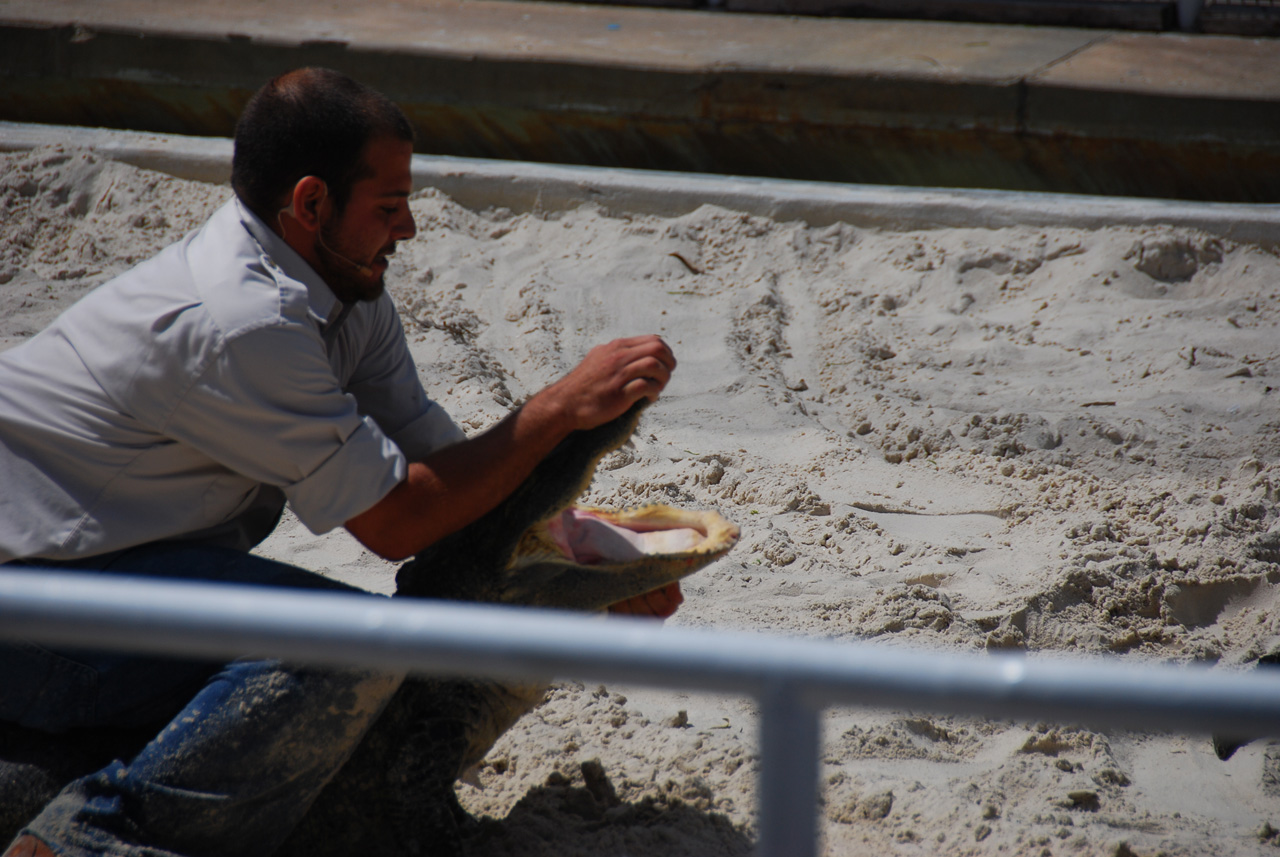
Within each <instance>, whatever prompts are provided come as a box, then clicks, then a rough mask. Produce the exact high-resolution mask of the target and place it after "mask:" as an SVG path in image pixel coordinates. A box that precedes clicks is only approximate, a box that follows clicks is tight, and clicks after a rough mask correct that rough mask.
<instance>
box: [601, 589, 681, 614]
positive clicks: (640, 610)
mask: <svg viewBox="0 0 1280 857" xmlns="http://www.w3.org/2000/svg"><path fill="white" fill-rule="evenodd" d="M683 603H684V593H683V592H681V591H680V584H679V583H669V584H667V585H666V586H664V587H662V588H661V589H655V590H653V591H652V592H646V593H645V594H644V595H637V596H635V597H634V598H628V599H627V600H626V601H619V602H618V603H617V604H614V605H612V606H611V607H610V608H609V612H610V613H619V614H624V615H629V616H653V617H655V618H658V619H669V618H671V616H673V615H674V614H675V612H676V609H677V608H678V607H679V606H680V605H681V604H683Z"/></svg>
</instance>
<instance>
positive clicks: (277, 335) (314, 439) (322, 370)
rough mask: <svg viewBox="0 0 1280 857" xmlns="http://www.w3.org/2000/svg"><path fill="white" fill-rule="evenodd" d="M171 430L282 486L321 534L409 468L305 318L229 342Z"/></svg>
mask: <svg viewBox="0 0 1280 857" xmlns="http://www.w3.org/2000/svg"><path fill="white" fill-rule="evenodd" d="M164 431H165V433H166V434H167V435H168V436H169V437H171V438H173V439H174V440H176V441H178V442H181V443H185V444H189V445H190V446H192V447H194V448H196V449H198V450H200V451H201V452H203V453H204V454H205V455H207V456H208V457H209V458H211V459H213V460H214V461H216V462H217V463H218V464H220V465H222V466H224V467H226V468H229V469H230V470H233V471H235V472H236V473H239V474H241V475H243V476H245V477H247V478H249V479H253V480H255V481H257V482H262V483H266V484H268V485H274V486H276V487H278V488H280V489H281V490H282V491H283V492H284V494H285V497H286V498H287V500H288V502H289V505H290V507H291V508H292V509H293V511H294V513H295V514H296V515H297V516H298V518H299V519H300V520H301V521H302V522H303V523H304V524H305V525H306V526H307V528H308V529H310V530H311V531H312V532H315V533H323V532H327V531H329V530H331V529H334V528H335V527H338V526H341V525H342V524H343V523H345V522H346V521H348V520H350V519H351V518H353V517H355V516H356V515H359V514H360V513H361V512H364V511H366V510H367V509H369V508H370V507H372V506H373V505H374V504H376V503H377V502H378V501H379V500H381V499H382V498H383V497H384V496H386V494H387V493H388V492H389V491H390V490H391V489H392V488H394V487H395V486H396V485H397V484H399V483H400V482H401V481H402V480H403V479H404V478H405V475H406V472H407V465H406V461H405V457H404V455H403V453H402V452H401V451H400V449H399V447H398V446H397V445H396V444H395V443H394V442H393V441H392V440H391V439H390V438H389V437H388V436H387V434H386V433H385V432H384V431H383V429H382V428H381V427H380V426H379V424H378V423H377V422H376V420H375V419H372V418H370V416H368V415H365V416H362V415H361V413H360V410H359V408H358V405H357V402H356V399H355V397H354V396H352V395H349V394H347V393H344V392H343V390H342V389H341V388H340V387H339V385H338V381H337V379H336V377H335V376H334V374H333V370H332V368H331V367H330V365H329V362H328V359H327V357H326V355H325V351H324V347H323V343H322V342H321V341H320V338H319V335H318V334H317V333H316V332H315V331H314V330H311V329H308V328H307V327H305V326H303V325H298V324H288V323H283V324H273V325H266V326H263V327H261V328H258V329H255V330H252V331H248V332H245V333H241V334H239V335H237V336H235V337H234V338H232V339H231V340H229V341H228V342H227V343H226V344H225V347H224V348H222V349H220V350H219V351H218V353H217V354H216V356H215V357H213V359H212V360H211V361H210V362H209V364H208V365H207V366H206V367H204V368H203V369H202V370H201V371H199V372H198V373H197V375H196V377H195V378H194V380H193V382H192V383H191V385H190V386H189V388H188V389H187V390H186V392H185V394H184V395H183V396H182V398H181V399H180V400H179V402H178V405H177V407H176V408H175V409H174V410H173V412H172V414H171V416H170V418H169V420H168V423H167V425H166V426H165V427H164Z"/></svg>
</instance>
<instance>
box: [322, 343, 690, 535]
mask: <svg viewBox="0 0 1280 857" xmlns="http://www.w3.org/2000/svg"><path fill="white" fill-rule="evenodd" d="M675 366H676V361H675V357H674V356H673V355H672V353H671V349H670V348H668V347H667V345H666V343H665V342H663V341H662V339H660V338H659V337H657V336H639V337H634V338H631V339H618V340H615V341H613V342H610V343H608V344H607V345H601V346H599V347H597V348H594V349H592V350H591V352H590V353H589V354H588V355H587V356H586V359H584V360H583V361H582V363H580V364H578V366H577V367H576V368H575V369H574V370H573V371H572V372H570V373H569V374H568V375H566V376H565V377H563V378H561V379H560V380H559V381H557V382H556V383H554V384H552V385H551V386H549V387H547V388H546V389H545V390H542V391H541V392H540V393H538V394H537V395H535V396H534V397H533V398H531V399H529V401H527V402H526V403H525V404H524V405H523V406H521V407H520V408H519V409H518V410H516V411H515V412H513V413H512V414H510V415H509V416H508V417H507V418H506V419H504V420H502V422H500V423H498V424H497V425H496V426H494V427H493V428H491V429H489V430H488V431H486V432H485V433H484V434H481V435H479V436H478V437H475V438H471V439H469V440H466V441H463V442H461V443H459V444H455V445H454V446H450V447H448V448H446V449H442V450H440V451H439V452H437V453H435V454H433V455H431V456H429V457H428V458H427V459H426V460H425V461H421V462H414V463H412V464H410V465H409V473H408V476H407V477H406V478H405V480H404V481H403V482H401V483H400V484H399V485H397V486H396V487H395V488H393V489H392V490H391V491H390V493H388V494H387V495H386V496H385V497H383V498H382V500H380V501H379V502H378V503H377V504H375V505H374V506H373V507H372V508H371V509H369V510H367V511H365V512H363V513H361V514H359V515H357V516H355V517H354V518H352V519H351V520H349V521H347V523H346V527H347V529H348V530H349V531H350V532H351V534H352V535H354V536H355V537H356V538H357V539H359V540H360V542H361V543H362V544H363V545H364V546H365V547H367V548H368V549H369V550H371V551H373V552H374V553H376V554H378V555H379V556H381V557H384V558H385V559H391V560H400V559H405V558H406V557H410V556H413V555H414V554H416V553H418V552H419V551H421V550H422V549H423V548H425V547H426V546H427V545H430V544H432V543H433V542H435V541H437V540H438V539H440V538H442V537H444V536H446V535H448V534H449V533H452V532H455V531H457V530H459V529H461V528H462V527H465V526H466V525H467V524H469V523H471V522H472V521H474V520H476V519H477V518H479V517H480V516H481V515H483V514H485V513H486V512H488V511H489V510H491V509H493V508H494V507H495V506H497V505H498V503H500V502H501V501H502V500H503V499H505V498H506V497H507V495H508V494H510V493H511V492H512V491H514V490H515V489H516V487H517V486H518V485H519V484H520V483H521V482H523V481H524V479H525V477H527V476H528V475H529V474H530V473H531V472H532V471H533V469H534V467H536V466H537V464H538V462H540V461H542V459H543V458H545V457H546V456H547V454H548V453H550V452H551V450H553V449H555V447H556V445H557V444H558V443H560V441H562V440H564V438H565V437H567V436H568V435H569V433H570V432H572V431H575V430H578V429H589V428H594V427H596V426H598V425H602V424H604V423H607V422H608V421H609V420H612V419H614V418H616V417H618V416H621V415H622V414H623V413H624V412H626V410H627V408H629V407H631V405H633V404H634V403H635V402H637V401H639V400H640V399H643V398H647V399H650V400H653V399H657V398H658V395H659V394H660V393H661V392H662V390H663V388H664V387H666V385H667V381H668V380H669V379H670V378H671V372H672V371H673V370H674V369H675Z"/></svg>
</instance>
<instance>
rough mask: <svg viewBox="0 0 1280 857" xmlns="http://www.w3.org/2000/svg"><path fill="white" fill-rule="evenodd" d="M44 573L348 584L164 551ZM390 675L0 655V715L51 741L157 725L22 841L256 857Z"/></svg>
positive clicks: (90, 849) (84, 654)
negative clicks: (127, 756) (96, 730)
mask: <svg viewBox="0 0 1280 857" xmlns="http://www.w3.org/2000/svg"><path fill="white" fill-rule="evenodd" d="M59 567H60V568H71V569H75V568H86V569H88V568H94V569H101V570H103V571H106V572H110V573H116V574H129V575H143V576H155V577H166V578H180V579H199V580H211V581H227V582H234V583H253V584H261V585H266V586H285V587H295V588H311V589H317V588H321V589H340V590H350V589H351V588H350V587H347V586H345V585H344V584H341V583H338V582H335V581H332V580H329V579H327V578H324V577H321V576H319V575H316V574H312V573H310V572H307V571H303V570H302V569H298V568H294V567H292V566H288V565H285V564H282V563H278V562H273V561H271V560H267V559H264V558H262V557H258V556H254V555H252V554H246V553H242V552H239V551H234V550H228V549H223V548H211V547H203V546H193V545H183V544H176V543H175V544H152V545H144V546H142V547H139V548H133V549H130V550H127V551H123V552H121V553H119V554H114V555H111V556H109V557H105V558H104V557H97V558H94V559H90V560H85V561H82V562H78V563H72V564H65V563H64V564H60V566H59ZM32 573H34V574H38V573H39V570H38V569H36V570H33V572H32ZM352 591H358V590H352ZM370 597H376V596H370ZM402 679H403V676H402V675H399V674H387V673H380V672H373V671H364V670H350V669H343V670H338V669H329V668H323V669H322V668H308V667H298V666H290V665H287V664H282V663H280V662H279V661H276V660H239V661H235V662H233V663H230V664H218V663H209V662H201V661H184V660H176V659H175V660H166V659H162V658H154V657H141V656H138V657H130V656H127V655H119V654H113V653H106V652H88V651H82V650H75V649H61V650H53V649H49V648H45V647H41V646H37V645H34V644H19V645H17V646H7V647H3V648H0V687H3V688H4V693H3V694H0V719H3V720H11V721H15V722H18V723H21V724H22V725H24V726H27V727H29V728H35V729H42V730H45V731H49V732H59V731H64V730H66V729H71V728H79V727H94V726H138V725H145V724H149V723H156V722H160V723H163V721H164V719H166V718H168V723H167V725H163V726H162V727H161V728H160V730H159V732H158V734H157V735H156V737H155V738H153V739H152V740H151V742H150V743H149V744H147V745H146V746H145V747H144V748H143V749H142V751H141V752H140V753H139V754H138V755H137V756H136V757H135V758H133V759H132V760H127V761H126V760H117V761H115V762H113V763H111V764H110V765H108V766H107V767H106V768H104V769H103V770H101V771H98V772H97V773H95V774H91V775H89V776H87V777H84V778H82V779H79V780H76V781H75V782H73V783H71V784H70V785H68V786H67V787H66V788H65V789H63V791H62V792H61V793H60V794H59V795H58V796H57V797H56V798H55V799H54V800H53V801H51V802H50V803H49V804H48V805H47V806H46V807H45V809H44V811H42V812H41V813H40V815H38V816H37V817H36V818H35V819H34V820H33V821H32V822H31V823H30V824H29V825H28V826H27V828H26V832H28V833H31V834H33V835H35V836H37V837H39V838H40V839H42V840H44V841H45V842H47V843H49V844H50V845H51V846H52V847H53V848H54V850H55V851H57V852H58V853H59V854H62V855H69V857H80V855H86V857H87V855H103V854H105V855H113V857H115V856H116V855H119V857H123V855H130V857H143V855H146V857H159V855H165V857H169V855H182V857H205V855H208V857H222V855H226V857H241V855H247V854H263V855H266V854H270V853H271V852H272V851H273V850H275V849H276V848H277V847H278V846H279V845H280V844H281V843H282V842H283V841H284V839H285V838H286V837H287V836H288V834H289V832H290V830H292V829H293V827H294V826H295V825H296V824H297V823H298V821H299V820H300V819H301V818H302V816H303V815H304V814H305V813H306V811H307V808H308V807H309V806H310V805H311V802H312V801H313V800H314V799H315V797H316V795H318V794H319V792H320V790H321V789H322V788H323V787H324V785H325V783H327V782H328V781H329V779H330V778H332V777H333V775H334V774H335V773H337V771H338V769H339V768H340V767H341V766H342V764H343V763H344V762H345V761H346V760H347V758H348V757H349V756H350V755H351V753H352V751H354V750H355V748H356V746H357V745H358V744H359V743H360V740H361V739H362V738H363V736H364V734H365V732H366V731H367V730H368V728H369V727H370V725H372V723H373V722H374V721H375V720H376V719H377V717H378V714H379V713H380V712H381V711H382V708H383V706H384V705H385V704H386V702H387V700H389V699H390V698H391V696H392V694H394V693H395V691H396V689H397V688H398V687H399V685H400V682H401V680H402Z"/></svg>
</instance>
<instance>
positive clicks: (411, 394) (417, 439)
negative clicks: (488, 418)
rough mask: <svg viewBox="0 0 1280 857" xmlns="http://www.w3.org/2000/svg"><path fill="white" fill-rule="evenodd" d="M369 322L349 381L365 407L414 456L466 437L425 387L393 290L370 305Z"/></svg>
mask: <svg viewBox="0 0 1280 857" xmlns="http://www.w3.org/2000/svg"><path fill="white" fill-rule="evenodd" d="M364 323H366V324H368V325H370V331H369V333H368V335H367V341H368V343H369V344H368V345H367V346H366V348H365V350H364V353H363V354H362V355H361V357H360V362H359V364H358V365H357V367H356V371H355V374H354V375H353V376H352V377H351V379H350V381H348V383H347V391H348V392H350V393H351V394H352V395H353V396H355V398H356V401H357V403H358V405H359V408H360V412H361V413H362V414H365V415H366V416H369V417H372V418H373V419H374V421H375V422H377V424H378V425H379V426H381V427H382V429H383V431H385V432H386V433H387V435H388V436H390V437H391V439H392V440H393V441H395V443H396V445H397V446H399V447H400V449H401V450H402V451H403V452H404V455H405V457H406V458H407V459H408V460H410V461H421V460H422V459H424V458H426V457H427V456H428V455H430V454H431V453H433V452H435V451H437V450H439V449H443V448H444V447H446V446H449V445H451V444H454V443H457V442H458V441H461V440H465V439H466V435H465V434H464V433H463V431H462V429H461V428H459V427H458V425H457V423H455V422H454V421H453V419H452V418H451V417H450V416H449V414H448V412H446V411H445V409H444V408H442V407H441V406H440V405H439V404H438V403H436V402H433V401H432V400H431V399H430V398H428V396H427V393H426V391H425V390H424V389H423V387H422V382H421V381H420V380H419V378H418V370H417V367H416V366H415V365H414V362H413V357H412V355H411V354H410V353H409V346H408V344H407V343H406V342H405V338H404V333H403V329H402V328H401V326H400V316H399V314H398V313H397V312H396V309H395V305H394V304H393V303H392V301H391V297H390V296H389V295H387V294H385V293H384V294H383V296H382V298H381V299H379V300H378V301H375V302H374V303H373V304H372V305H369V306H368V316H367V318H366V319H364Z"/></svg>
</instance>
